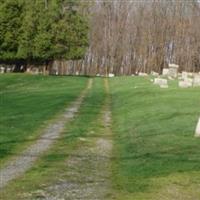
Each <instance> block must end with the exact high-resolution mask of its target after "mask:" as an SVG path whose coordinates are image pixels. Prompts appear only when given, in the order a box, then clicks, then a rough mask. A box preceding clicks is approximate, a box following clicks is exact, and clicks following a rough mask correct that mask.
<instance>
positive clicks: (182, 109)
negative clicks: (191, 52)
mask: <svg viewBox="0 0 200 200" xmlns="http://www.w3.org/2000/svg"><path fill="white" fill-rule="evenodd" d="M110 85H111V97H112V115H113V131H114V135H115V136H114V147H115V148H114V158H115V159H114V161H113V171H114V172H113V184H114V187H115V189H116V191H117V194H116V196H117V197H118V199H134V200H143V199H144V200H147V199H148V200H149V199H152V200H155V199H162V200H163V199H166V200H172V199H176V200H177V199H180V200H184V199H191V200H194V199H198V198H199V195H200V192H199V191H198V190H196V189H197V188H198V187H197V186H199V184H200V168H199V163H200V148H199V146H200V139H197V138H194V131H195V127H196V123H197V120H198V117H199V115H200V88H190V89H179V88H178V87H177V82H176V81H172V82H171V83H170V87H169V89H160V88H159V87H158V86H155V85H153V84H152V83H150V80H149V78H141V77H134V78H133V77H129V78H127V77H126V78H115V79H110Z"/></svg>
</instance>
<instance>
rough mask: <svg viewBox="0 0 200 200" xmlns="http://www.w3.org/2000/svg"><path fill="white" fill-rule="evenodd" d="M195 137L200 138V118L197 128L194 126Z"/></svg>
mask: <svg viewBox="0 0 200 200" xmlns="http://www.w3.org/2000/svg"><path fill="white" fill-rule="evenodd" d="M195 136H196V137H200V118H199V120H198V123H197V126H196V130H195Z"/></svg>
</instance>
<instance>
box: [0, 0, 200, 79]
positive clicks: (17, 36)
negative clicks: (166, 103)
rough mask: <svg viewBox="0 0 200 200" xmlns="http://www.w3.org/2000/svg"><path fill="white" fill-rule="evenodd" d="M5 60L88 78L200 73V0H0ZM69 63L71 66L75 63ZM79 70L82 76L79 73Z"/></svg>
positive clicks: (0, 56) (0, 54)
mask: <svg viewBox="0 0 200 200" xmlns="http://www.w3.org/2000/svg"><path fill="white" fill-rule="evenodd" d="M0 3H1V4H0V62H1V63H5V62H6V63H20V64H19V65H21V64H22V63H24V64H29V63H31V64H34V65H37V64H38V63H39V64H43V65H50V64H49V63H53V61H56V63H57V66H58V68H59V69H60V68H61V70H60V73H61V74H65V71H69V70H64V68H69V65H70V69H72V70H71V72H69V73H78V74H85V75H95V74H108V73H114V74H116V75H122V74H124V75H130V74H137V73H138V72H146V73H150V72H151V71H156V72H159V73H161V72H162V69H163V68H165V67H167V66H168V64H169V63H176V64H178V65H179V66H180V68H179V69H180V70H186V71H194V72H195V71H200V2H199V1H198V0H190V1H176V0H162V1H161V0H148V1H129V0H118V1H104V0H102V1H99V0H93V1H84V0H80V1H78V0H34V1H33V0H0ZM68 61H69V62H68ZM77 71H78V72H77Z"/></svg>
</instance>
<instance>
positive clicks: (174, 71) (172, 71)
mask: <svg viewBox="0 0 200 200" xmlns="http://www.w3.org/2000/svg"><path fill="white" fill-rule="evenodd" d="M178 68H179V66H178V65H176V64H169V73H168V75H169V76H171V77H173V78H176V77H177V76H178Z"/></svg>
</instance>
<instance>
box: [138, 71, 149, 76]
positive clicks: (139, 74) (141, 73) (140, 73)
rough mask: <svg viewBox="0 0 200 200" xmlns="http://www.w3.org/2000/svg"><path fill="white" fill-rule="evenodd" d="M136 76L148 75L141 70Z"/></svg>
mask: <svg viewBox="0 0 200 200" xmlns="http://www.w3.org/2000/svg"><path fill="white" fill-rule="evenodd" d="M138 76H148V74H147V73H143V72H139V73H138Z"/></svg>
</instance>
